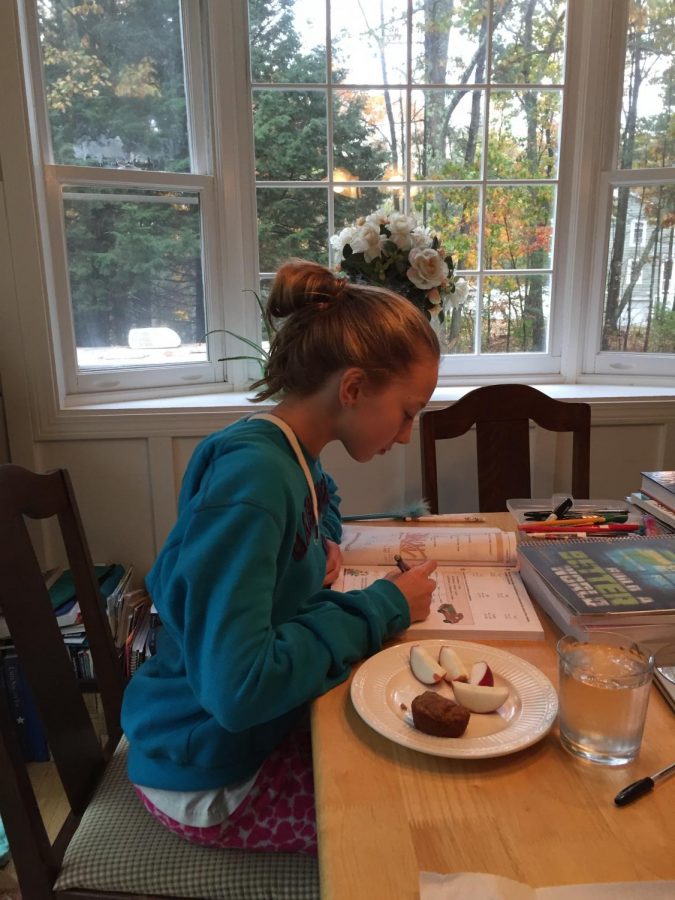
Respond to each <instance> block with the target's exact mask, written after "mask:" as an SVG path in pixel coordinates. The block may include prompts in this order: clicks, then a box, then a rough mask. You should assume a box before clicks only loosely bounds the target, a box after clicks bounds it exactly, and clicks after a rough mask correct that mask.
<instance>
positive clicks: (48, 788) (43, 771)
mask: <svg viewBox="0 0 675 900" xmlns="http://www.w3.org/2000/svg"><path fill="white" fill-rule="evenodd" d="M29 768H30V777H31V781H32V782H33V788H34V790H35V794H36V796H37V799H38V803H39V804H40V808H41V809H42V810H43V814H44V817H45V825H46V827H47V833H48V834H49V837H50V839H53V838H55V837H56V835H57V833H58V830H59V828H60V827H61V823H62V822H63V821H64V819H65V817H66V814H67V812H68V805H67V801H66V798H65V795H64V793H63V788H62V787H61V781H60V779H59V776H58V773H57V771H56V766H55V765H54V763H51V762H45V763H31V764H30V766H29ZM0 900H22V898H21V891H20V890H19V885H18V883H17V880H16V874H15V872H14V866H13V865H12V863H11V862H10V863H9V865H8V866H5V868H4V869H0ZM23 900H30V898H28V897H26V898H23Z"/></svg>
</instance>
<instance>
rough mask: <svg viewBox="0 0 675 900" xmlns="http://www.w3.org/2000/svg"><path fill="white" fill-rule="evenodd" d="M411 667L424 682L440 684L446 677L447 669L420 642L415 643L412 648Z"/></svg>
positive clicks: (416, 676) (414, 673)
mask: <svg viewBox="0 0 675 900" xmlns="http://www.w3.org/2000/svg"><path fill="white" fill-rule="evenodd" d="M410 668H411V669H412V673H413V675H414V676H415V678H417V679H419V680H420V681H421V682H422V684H438V682H439V681H443V679H444V678H445V669H444V668H443V667H442V666H439V664H438V662H437V661H436V660H435V659H434V658H433V656H432V655H431V654H430V653H429V651H428V650H425V649H424V647H420V645H419V644H413V646H412V647H411V648H410Z"/></svg>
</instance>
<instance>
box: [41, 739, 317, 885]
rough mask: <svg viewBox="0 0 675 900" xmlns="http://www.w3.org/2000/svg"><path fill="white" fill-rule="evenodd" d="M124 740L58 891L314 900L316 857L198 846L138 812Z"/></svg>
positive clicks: (79, 832)
mask: <svg viewBox="0 0 675 900" xmlns="http://www.w3.org/2000/svg"><path fill="white" fill-rule="evenodd" d="M126 757H127V744H126V741H125V740H124V739H122V741H121V743H120V745H119V746H118V748H117V750H116V752H115V756H114V758H113V760H112V761H111V764H110V766H109V767H108V771H107V774H106V776H105V778H104V780H103V782H102V784H101V785H100V787H99V789H98V791H97V792H96V795H95V797H94V799H93V801H92V802H91V803H90V805H89V808H88V809H87V811H86V813H85V814H84V816H83V817H82V822H81V824H80V826H79V828H78V829H77V831H76V833H75V836H74V837H73V840H72V841H71V843H70V845H69V847H68V850H67V851H66V855H65V859H64V861H63V867H62V869H61V874H60V875H59V878H58V881H57V883H56V885H55V888H56V890H65V889H66V888H71V889H72V888H83V889H84V888H88V889H90V890H92V889H97V890H99V891H119V892H129V893H133V894H148V893H149V894H152V896H153V897H154V896H160V897H161V896H164V895H166V896H173V897H185V898H187V897H195V898H200V900H316V898H318V896H319V873H318V866H317V862H316V860H315V859H314V858H313V857H308V856H301V855H299V854H294V853H259V852H253V851H246V850H221V849H209V848H206V847H197V846H195V845H193V844H189V843H187V842H186V841H184V840H182V839H181V838H179V837H177V836H176V835H174V834H172V833H171V832H170V831H167V830H166V829H165V828H164V827H163V826H162V825H160V824H159V822H157V821H155V819H153V818H152V816H151V815H149V813H148V812H147V811H146V810H145V809H144V808H143V806H142V804H141V803H140V801H139V800H138V798H137V796H136V794H135V793H134V790H133V788H132V786H131V784H130V783H129V780H128V778H127V773H126Z"/></svg>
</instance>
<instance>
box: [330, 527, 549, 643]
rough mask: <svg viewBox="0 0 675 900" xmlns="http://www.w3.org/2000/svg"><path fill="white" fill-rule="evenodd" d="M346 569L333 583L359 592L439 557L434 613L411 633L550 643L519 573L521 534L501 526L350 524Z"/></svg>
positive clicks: (345, 532) (344, 544)
mask: <svg viewBox="0 0 675 900" xmlns="http://www.w3.org/2000/svg"><path fill="white" fill-rule="evenodd" d="M341 549H342V554H343V562H344V567H343V569H342V572H341V573H340V576H339V577H338V580H337V581H336V582H335V584H334V585H333V587H334V588H335V589H336V590H338V591H351V590H359V589H363V588H364V587H367V586H368V585H369V584H372V582H373V581H376V580H377V579H378V578H383V577H385V576H386V575H387V573H389V572H392V571H395V570H396V561H395V559H394V557H395V556H397V555H398V556H400V558H401V559H402V560H403V562H404V563H405V564H407V565H409V566H414V565H418V564H419V563H422V562H424V561H426V560H428V559H434V560H436V561H437V562H438V568H437V569H436V570H435V572H434V573H433V576H432V577H433V578H435V579H436V590H435V591H434V595H433V599H432V603H431V613H430V615H429V617H428V618H427V619H426V620H425V621H424V622H415V623H414V624H413V625H411V626H410V628H409V629H408V636H410V637H419V638H430V637H446V636H447V637H449V638H466V639H471V640H478V639H481V638H482V639H485V640H490V639H492V640H542V639H543V637H544V631H543V629H542V626H541V623H540V621H539V619H538V618H537V614H536V612H535V611H534V607H533V606H532V602H531V601H530V598H529V596H528V594H527V591H526V589H525V586H524V584H523V582H522V580H521V578H520V575H519V574H518V571H517V566H518V557H517V552H516V536H515V534H513V533H511V532H508V531H502V530H501V529H499V528H456V527H452V526H448V525H446V526H430V527H428V528H426V527H421V526H419V525H415V526H408V527H406V526H402V527H383V526H379V525H361V524H353V525H345V526H344V528H343V538H342V545H341Z"/></svg>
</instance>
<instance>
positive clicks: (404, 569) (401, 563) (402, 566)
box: [394, 553, 410, 572]
mask: <svg viewBox="0 0 675 900" xmlns="http://www.w3.org/2000/svg"><path fill="white" fill-rule="evenodd" d="M394 562H395V563H396V565H397V566H398V568H399V569H400V570H401V572H408V571H409V570H410V566H409V565H408V563H407V562H406V561H405V560H404V559H402V558H401V557H400V556H399V555H398V553H396V554H395V556H394Z"/></svg>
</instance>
